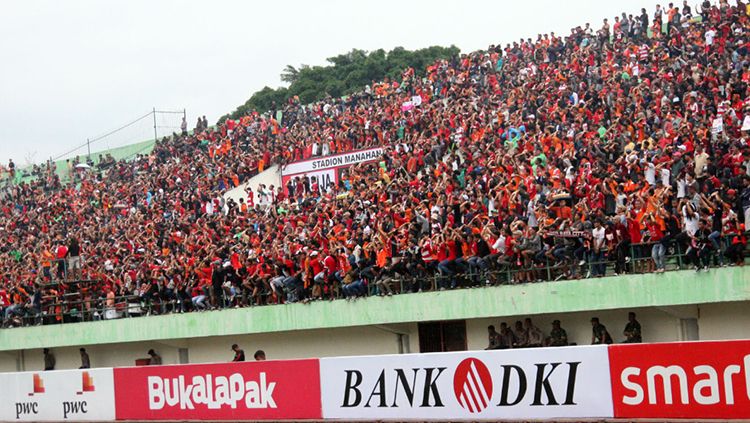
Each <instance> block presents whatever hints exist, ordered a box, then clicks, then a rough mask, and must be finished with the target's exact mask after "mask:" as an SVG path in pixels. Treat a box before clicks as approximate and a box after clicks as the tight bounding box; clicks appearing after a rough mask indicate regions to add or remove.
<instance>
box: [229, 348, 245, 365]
mask: <svg viewBox="0 0 750 423" xmlns="http://www.w3.org/2000/svg"><path fill="white" fill-rule="evenodd" d="M232 351H234V358H233V359H232V362H235V361H245V351H244V350H242V349H241V348H240V347H239V346H238V345H237V344H232Z"/></svg>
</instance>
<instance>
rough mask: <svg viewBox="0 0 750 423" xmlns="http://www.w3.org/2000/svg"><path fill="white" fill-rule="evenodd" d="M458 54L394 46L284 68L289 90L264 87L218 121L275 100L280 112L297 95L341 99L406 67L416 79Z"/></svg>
mask: <svg viewBox="0 0 750 423" xmlns="http://www.w3.org/2000/svg"><path fill="white" fill-rule="evenodd" d="M458 53H459V49H458V47H456V46H450V47H439V46H432V47H428V48H423V49H419V50H414V51H411V50H406V49H404V48H403V47H396V48H394V49H393V50H391V51H389V52H386V51H385V50H383V49H379V50H375V51H372V52H367V51H364V50H357V49H354V50H352V51H350V52H349V53H346V54H340V55H338V56H335V57H329V58H328V59H326V60H327V62H328V63H329V65H327V66H308V65H302V66H300V67H299V68H296V67H294V66H292V65H287V67H286V68H284V70H283V71H282V73H281V80H282V81H283V82H286V83H288V84H289V87H279V88H276V89H273V88H270V87H264V88H263V89H262V90H260V91H258V92H256V93H254V94H253V95H252V96H251V97H250V99H249V100H247V101H246V102H245V104H243V105H241V106H239V107H238V108H237V109H236V110H235V111H234V112H232V113H230V114H228V115H225V116H223V117H222V118H221V119H220V120H219V121H220V122H223V121H224V120H226V119H228V118H232V119H236V118H239V117H241V116H243V115H245V114H247V113H248V112H250V111H253V110H256V111H261V112H266V111H268V110H269V109H270V108H271V104H272V103H273V102H274V101H275V102H276V105H277V107H278V108H279V109H281V108H283V107H284V105H285V104H286V101H287V100H288V99H289V98H290V97H294V96H299V99H300V102H301V103H302V104H309V103H312V102H315V101H318V100H321V99H323V98H325V97H327V96H331V97H341V96H344V95H347V94H351V93H353V92H355V91H360V90H362V89H364V87H365V85H367V84H371V83H372V82H373V81H381V80H383V79H384V78H385V77H386V76H387V77H389V78H400V75H401V72H403V71H404V70H405V69H407V68H409V67H412V68H414V71H415V72H416V74H417V76H422V75H424V73H425V69H426V68H427V66H429V65H431V64H432V63H434V62H435V61H436V60H438V59H447V58H450V57H452V56H456V55H458Z"/></svg>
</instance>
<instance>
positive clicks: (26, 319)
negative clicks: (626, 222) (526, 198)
mask: <svg viewBox="0 0 750 423" xmlns="http://www.w3.org/2000/svg"><path fill="white" fill-rule="evenodd" d="M653 245H654V243H639V244H631V245H630V246H629V247H628V251H627V253H628V254H627V255H626V257H627V259H626V260H624V261H623V260H622V259H621V260H620V264H619V265H618V266H617V267H619V270H621V272H620V274H641V273H650V272H652V271H653V264H654V261H653V259H652V258H651V255H650V251H651V247H652V246H653ZM670 249H671V251H670V254H667V255H666V256H665V264H666V270H680V269H684V268H686V265H687V260H686V258H687V254H685V253H684V252H683V251H682V248H681V246H680V245H679V244H676V243H675V244H673V245H672V246H671V247H670ZM606 253H607V252H606V251H605V252H604V254H603V256H604V257H607V256H608V255H612V254H606ZM716 253H717V252H716V251H713V252H712V253H711V255H710V257H709V258H708V259H709V262H710V263H711V264H712V265H713V266H718V265H719V264H718V263H719V262H718V255H717V254H716ZM745 256H747V252H746V251H745V252H744V253H743V257H745ZM581 258H582V260H581ZM600 265H601V266H603V270H604V272H603V273H602V274H596V273H595V272H594V269H595V268H596V267H597V266H600ZM615 265H616V261H615V260H609V259H604V260H601V261H594V260H592V259H591V257H590V255H587V253H584V255H583V256H582V257H577V256H575V254H574V253H573V252H572V251H571V252H570V254H569V258H568V259H567V260H560V261H558V262H556V263H550V260H549V257H547V256H546V255H544V256H542V257H537V259H535V260H533V261H532V262H531V263H529V265H528V266H518V263H507V262H504V263H501V262H499V261H498V262H495V263H492V264H491V265H489V266H488V267H487V268H484V269H477V267H476V266H474V267H473V268H472V269H471V270H468V271H465V272H461V273H456V274H455V275H443V274H441V272H440V271H439V270H435V271H434V272H418V273H416V274H414V275H409V276H404V275H398V274H393V275H388V276H387V277H382V275H381V276H380V277H377V278H375V279H373V280H364V279H361V280H357V282H358V289H357V290H354V292H352V290H349V289H347V288H345V287H346V286H348V285H347V284H343V283H341V282H338V281H337V280H331V279H329V281H328V282H326V283H322V284H318V285H319V286H320V287H321V289H319V290H318V291H319V292H320V293H319V294H317V295H316V294H314V291H316V290H314V289H312V288H313V287H314V286H315V285H316V284H315V283H314V282H309V283H308V284H307V287H303V285H302V284H300V285H298V286H297V287H296V288H295V289H294V290H295V291H296V292H292V290H290V289H289V288H284V289H283V290H277V291H275V290H273V289H272V288H269V286H268V285H267V284H259V285H263V287H262V288H261V289H260V290H259V291H258V293H257V295H252V290H248V289H247V288H244V287H242V286H235V287H233V288H234V290H233V291H230V292H234V293H233V294H230V292H224V291H223V288H222V292H221V293H217V295H216V296H214V295H212V294H211V293H210V292H209V293H206V295H205V305H206V307H205V308H198V307H196V306H195V304H194V302H193V298H192V297H191V296H188V295H187V294H184V293H183V294H182V295H181V294H180V293H179V292H175V291H172V292H171V295H170V296H169V298H160V297H158V296H152V295H149V294H144V295H137V294H132V295H121V296H115V297H114V298H106V297H105V296H102V295H100V294H97V293H94V292H93V289H92V288H93V287H94V286H95V285H96V284H97V281H94V280H77V281H57V282H51V283H50V284H47V285H44V286H42V288H54V287H57V286H59V285H62V284H66V285H70V286H72V288H70V289H69V290H68V292H65V293H63V294H57V295H52V296H46V297H42V301H41V307H36V308H35V307H34V306H31V305H25V306H23V307H18V308H16V309H15V310H13V311H12V312H11V313H10V315H7V314H8V313H7V309H8V307H5V308H4V309H2V310H0V317H2V318H3V327H17V326H31V325H49V324H65V323H76V322H90V321H99V320H111V319H119V318H131V317H141V316H149V315H155V314H169V313H175V312H190V311H203V310H216V309H225V308H236V307H254V306H260V305H271V304H278V303H287V302H289V303H291V302H309V301H315V300H334V299H343V298H347V299H351V298H359V297H369V296H382V295H391V294H407V293H417V292H423V291H438V290H444V289H460V288H478V287H484V286H499V285H513V284H521V283H538V282H554V281H558V280H569V279H582V278H588V277H592V276H594V275H596V276H600V277H603V276H611V275H613V274H614V269H615V267H616V266H615ZM600 270H601V269H600ZM386 278H387V279H386ZM323 288H325V289H323ZM183 292H184V291H183ZM214 297H215V298H216V300H214ZM6 315H7V316H6Z"/></svg>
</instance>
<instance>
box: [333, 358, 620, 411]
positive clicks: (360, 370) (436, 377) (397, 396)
mask: <svg viewBox="0 0 750 423" xmlns="http://www.w3.org/2000/svg"><path fill="white" fill-rule="evenodd" d="M320 372H321V376H322V377H321V390H322V395H323V417H324V418H326V419H351V420H372V419H375V420H379V419H383V420H386V419H412V418H415V419H471V420H483V419H511V418H519V419H537V418H611V417H612V416H613V411H612V396H611V385H610V380H609V374H608V372H609V360H608V356H607V347H606V346H586V347H565V348H538V349H524V350H503V351H476V352H461V353H437V354H409V355H387V356H371V357H343V358H327V359H321V360H320Z"/></svg>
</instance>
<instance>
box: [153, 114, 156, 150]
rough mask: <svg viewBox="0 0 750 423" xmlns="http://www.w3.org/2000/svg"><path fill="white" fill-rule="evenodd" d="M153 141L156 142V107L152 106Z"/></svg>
mask: <svg viewBox="0 0 750 423" xmlns="http://www.w3.org/2000/svg"><path fill="white" fill-rule="evenodd" d="M153 113H154V142H156V107H154V111H153Z"/></svg>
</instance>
